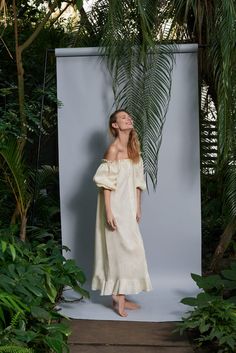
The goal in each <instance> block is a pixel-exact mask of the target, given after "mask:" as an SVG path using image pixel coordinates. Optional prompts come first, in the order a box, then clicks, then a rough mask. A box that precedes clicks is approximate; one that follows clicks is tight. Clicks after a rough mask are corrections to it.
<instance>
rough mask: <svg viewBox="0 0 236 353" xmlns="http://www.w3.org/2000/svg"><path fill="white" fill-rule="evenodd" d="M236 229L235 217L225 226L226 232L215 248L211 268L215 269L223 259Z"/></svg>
mask: <svg viewBox="0 0 236 353" xmlns="http://www.w3.org/2000/svg"><path fill="white" fill-rule="evenodd" d="M235 231H236V219H233V220H232V221H231V222H230V223H229V224H228V225H227V227H226V228H225V230H224V233H223V234H222V235H221V237H220V241H219V244H218V246H217V248H216V250H215V253H214V256H213V259H212V262H211V266H210V268H211V270H213V271H215V270H216V269H217V268H218V267H219V262H220V260H221V259H222V257H223V255H224V253H225V251H226V249H227V248H228V246H229V244H230V242H231V240H232V237H233V235H234V234H235Z"/></svg>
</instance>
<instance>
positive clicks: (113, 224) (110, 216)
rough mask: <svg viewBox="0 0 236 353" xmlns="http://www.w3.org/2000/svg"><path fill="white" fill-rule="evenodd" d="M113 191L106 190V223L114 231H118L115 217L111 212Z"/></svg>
mask: <svg viewBox="0 0 236 353" xmlns="http://www.w3.org/2000/svg"><path fill="white" fill-rule="evenodd" d="M111 192H112V191H111V190H108V189H104V201H105V210H106V221H107V224H108V225H109V226H110V227H111V228H112V230H115V229H116V220H115V217H114V216H113V213H112V210H111V203H110V201H111Z"/></svg>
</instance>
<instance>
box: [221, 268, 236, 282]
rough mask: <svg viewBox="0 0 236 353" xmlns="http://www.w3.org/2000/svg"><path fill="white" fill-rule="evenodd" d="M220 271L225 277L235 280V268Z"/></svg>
mask: <svg viewBox="0 0 236 353" xmlns="http://www.w3.org/2000/svg"><path fill="white" fill-rule="evenodd" d="M221 273H222V275H223V276H224V277H225V278H227V279H230V280H233V281H236V271H235V270H224V271H222V272H221Z"/></svg>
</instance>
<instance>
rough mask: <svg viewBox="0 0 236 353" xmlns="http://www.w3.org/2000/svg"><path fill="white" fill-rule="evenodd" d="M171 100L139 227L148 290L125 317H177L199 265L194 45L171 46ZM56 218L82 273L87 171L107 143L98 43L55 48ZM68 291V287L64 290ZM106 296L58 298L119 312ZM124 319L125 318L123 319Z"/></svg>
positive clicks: (104, 314)
mask: <svg viewBox="0 0 236 353" xmlns="http://www.w3.org/2000/svg"><path fill="white" fill-rule="evenodd" d="M175 55H176V64H175V67H174V70H173V75H172V76H173V78H172V91H171V100H170V105H169V109H168V113H167V118H166V123H165V126H164V133H163V139H162V145H161V149H160V156H159V174H158V185H157V190H156V192H153V191H152V187H151V185H150V193H149V194H148V193H143V200H142V209H143V212H142V222H141V232H142V235H143V239H144V245H145V249H146V257H147V262H148V265H149V272H150V276H151V280H152V283H153V287H154V290H153V291H152V292H150V293H142V294H139V295H138V296H135V297H134V298H133V299H136V300H137V301H138V302H139V303H140V304H141V306H142V309H141V310H139V311H135V312H130V315H129V320H135V321H138V320H141V321H172V320H173V321H175V320H178V319H180V317H181V316H182V314H183V313H184V311H185V310H186V308H185V306H183V305H182V304H179V301H180V299H181V298H182V297H184V296H189V295H192V294H195V293H196V288H195V285H194V283H193V281H192V279H191V277H190V273H191V272H194V273H200V272H201V211H200V162H199V130H198V122H199V116H198V114H199V112H198V65H197V45H181V46H179V48H178V51H177V52H176V54H175ZM56 56H57V92H58V99H59V100H60V101H61V102H62V107H61V108H59V110H58V127H59V167H60V197H61V224H62V239H63V244H65V245H67V246H68V247H69V248H70V249H71V252H70V253H67V255H66V256H67V257H69V258H74V259H76V261H77V263H78V265H79V266H80V267H81V268H82V269H83V270H84V271H85V273H86V276H87V279H88V280H87V285H86V286H87V288H88V289H90V281H91V276H92V270H93V251H94V229H95V215H96V199H97V190H96V186H95V184H94V183H93V181H92V177H93V175H94V173H95V171H96V168H97V167H98V165H99V163H100V159H101V158H102V157H103V153H104V151H105V150H106V148H107V145H108V143H109V139H108V128H107V127H108V117H109V115H110V113H111V112H112V105H113V93H112V89H111V78H110V75H109V73H108V71H107V69H106V66H105V63H104V62H103V61H102V60H101V59H102V58H101V57H100V56H99V54H98V50H97V48H76V49H57V50H56ZM70 296H71V297H74V294H73V293H70ZM109 300H110V298H107V297H100V296H99V293H94V292H92V293H91V300H90V301H85V302H83V303H80V304H74V305H72V304H70V305H69V304H63V305H62V307H63V310H64V312H65V314H67V315H69V316H71V317H74V318H76V317H79V318H88V319H101V320H102V319H121V318H120V317H118V316H117V315H115V313H113V312H112V311H111V310H110V308H109V305H110V303H109ZM126 320H127V319H126Z"/></svg>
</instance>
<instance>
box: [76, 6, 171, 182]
mask: <svg viewBox="0 0 236 353" xmlns="http://www.w3.org/2000/svg"><path fill="white" fill-rule="evenodd" d="M160 3H161V2H160ZM160 3H159V2H158V1H150V0H148V1H147V0H145V1H143V0H142V1H141V0H136V1H129V2H127V1H108V0H103V1H99V2H96V3H95V5H94V7H93V8H92V10H91V13H90V14H88V16H87V19H86V21H85V20H84V21H83V22H82V24H81V25H80V27H79V33H81V32H82V33H84V32H83V28H84V27H85V28H91V26H92V27H93V28H95V26H97V25H98V29H96V30H95V38H97V40H98V39H99V37H100V43H99V44H100V46H101V47H102V51H103V54H104V53H105V56H104V58H106V60H107V64H108V68H109V70H110V72H111V75H112V77H113V90H114V96H115V107H116V108H121V107H123V108H126V109H127V110H128V111H129V112H130V113H131V114H132V116H133V118H134V123H135V127H136V129H137V132H138V134H139V138H140V141H141V145H142V151H143V158H144V165H145V170H146V172H147V174H148V175H149V177H150V178H151V180H152V183H153V186H154V187H155V186H156V182H157V161H158V151H159V148H160V143H161V134H162V128H163V124H164V121H165V116H166V112H167V108H168V103H169V97H170V88H171V73H172V68H173V62H174V56H173V46H172V47H171V46H169V45H168V43H165V45H157V44H160V37H159V34H160V31H161V26H160V23H159V22H158V20H157V19H158V17H159V16H160V14H161V8H160V7H159V5H160ZM88 23H89V24H88ZM83 26H84V27H83ZM91 36H92V31H91V29H90V31H89V32H88V33H87V40H88V42H91ZM85 42H86V40H85V35H83V36H82V41H81V43H85ZM78 44H79V45H80V42H78V41H77V45H78Z"/></svg>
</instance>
